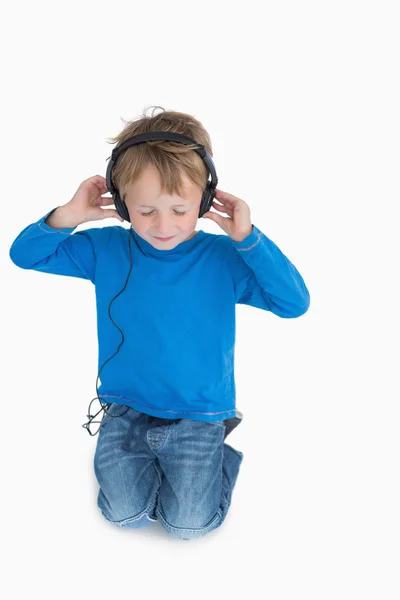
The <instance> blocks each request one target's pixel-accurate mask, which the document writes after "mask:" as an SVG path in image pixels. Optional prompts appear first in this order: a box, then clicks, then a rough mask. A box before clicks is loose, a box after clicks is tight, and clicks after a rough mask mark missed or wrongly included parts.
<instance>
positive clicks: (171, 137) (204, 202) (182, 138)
mask: <svg viewBox="0 0 400 600" xmlns="http://www.w3.org/2000/svg"><path fill="white" fill-rule="evenodd" d="M153 140H167V141H169V142H179V143H181V144H186V145H191V144H195V145H196V146H197V147H196V148H193V150H194V151H195V152H197V154H199V155H200V156H201V158H202V159H203V161H204V162H205V163H206V166H207V168H208V172H209V173H210V175H211V181H208V182H207V186H206V189H205V190H204V192H203V196H202V198H201V203H200V211H199V219H200V218H201V217H202V216H203V215H204V214H205V213H206V212H208V211H209V210H210V208H211V205H212V201H213V199H214V196H215V188H216V187H217V184H218V178H217V174H216V171H215V166H214V163H213V160H212V158H211V156H210V154H209V153H208V152H207V150H206V149H205V148H204V146H202V145H201V144H198V143H197V142H195V141H194V140H192V139H191V138H190V137H187V136H186V135H181V134H180V133H173V132H167V131H151V132H149V133H141V134H139V135H135V136H133V137H131V138H129V139H127V140H125V142H123V143H122V144H121V145H120V146H118V147H117V148H114V150H113V151H112V153H111V157H110V158H111V160H110V162H109V163H108V166H107V174H106V181H107V187H108V190H109V192H110V193H111V195H112V197H113V200H114V205H115V208H116V209H117V212H118V214H119V216H120V217H122V218H123V219H125V221H128V222H129V223H130V221H131V220H130V218H129V212H128V209H127V207H126V204H125V202H124V200H122V199H121V196H120V195H119V191H118V190H117V189H116V188H115V187H114V185H113V182H112V178H111V172H112V170H113V167H114V165H115V163H116V161H117V160H118V157H119V156H120V155H121V154H122V152H124V150H126V149H127V148H129V147H130V146H135V145H136V144H143V143H144V142H150V141H153Z"/></svg>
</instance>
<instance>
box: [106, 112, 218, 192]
mask: <svg viewBox="0 0 400 600" xmlns="http://www.w3.org/2000/svg"><path fill="white" fill-rule="evenodd" d="M150 108H153V114H152V115H151V116H147V115H146V109H145V110H144V111H143V113H142V114H141V116H140V118H138V119H135V120H133V121H125V119H122V120H123V121H124V122H125V123H126V126H125V127H124V129H123V130H122V131H121V132H120V133H119V134H118V135H116V136H115V137H111V138H108V139H107V142H108V143H112V144H115V143H117V146H116V147H118V146H120V145H121V144H122V143H123V142H124V141H125V140H126V139H128V138H129V137H132V136H134V135H138V134H139V133H148V132H150V131H172V132H174V133H181V134H183V135H186V136H188V137H190V138H192V139H193V140H194V141H195V142H197V143H199V144H201V145H202V146H204V148H205V149H206V150H207V152H208V153H209V154H210V156H212V146H211V139H210V136H209V134H208V133H207V131H206V130H205V128H204V127H203V125H202V124H201V123H200V121H198V120H197V119H196V118H195V117H193V116H192V115H189V114H186V113H183V112H176V111H173V110H165V109H164V108H162V107H161V106H153V107H150ZM157 108H161V110H162V112H161V113H160V114H157V115H155V114H154V112H155V110H156V109H157ZM194 147H196V146H195V145H186V144H180V143H178V142H170V141H166V140H152V141H149V142H144V143H142V144H137V145H135V146H130V147H129V148H127V149H126V150H125V151H124V152H122V154H121V155H120V156H119V158H118V160H117V161H116V163H115V165H114V167H113V170H112V181H113V184H114V186H115V187H116V188H117V189H118V190H119V194H120V197H121V199H124V198H125V195H126V192H127V187H128V185H129V184H130V183H131V182H133V181H134V180H135V179H136V178H138V177H140V175H141V173H142V171H143V169H144V168H145V167H146V166H147V165H149V164H150V165H154V166H155V167H156V168H157V170H158V172H159V174H160V180H161V188H162V191H163V192H166V193H168V194H170V195H172V194H178V195H183V192H184V189H183V181H182V173H185V175H186V176H187V177H188V178H189V179H190V180H191V181H192V182H193V183H194V184H196V185H198V186H199V187H200V188H201V189H202V190H204V189H205V187H206V185H207V181H208V169H207V166H206V164H205V163H204V161H203V159H202V158H201V157H200V156H199V155H198V154H197V152H195V151H194V150H193V148H194Z"/></svg>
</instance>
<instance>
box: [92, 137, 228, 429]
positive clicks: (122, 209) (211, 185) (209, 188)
mask: <svg viewBox="0 0 400 600" xmlns="http://www.w3.org/2000/svg"><path fill="white" fill-rule="evenodd" d="M153 140H167V141H170V142H179V143H181V144H186V145H193V144H195V145H196V148H193V150H194V151H195V152H197V154H199V155H200V156H201V158H202V159H203V161H204V162H205V164H206V166H207V168H208V172H209V174H210V175H211V181H208V182H207V185H206V189H205V190H204V192H203V196H202V198H201V203H200V210H199V219H200V218H201V217H202V216H203V215H204V214H205V213H206V212H208V211H209V210H210V209H211V207H212V202H213V199H214V196H215V189H216V187H217V184H218V178H217V173H216V171H215V166H214V163H213V160H212V158H211V156H210V154H209V153H208V152H207V150H206V149H205V148H204V146H202V145H201V144H198V143H197V142H195V141H194V140H192V139H191V138H190V137H187V136H186V135H182V134H180V133H173V132H167V131H150V132H148V133H141V134H139V135H135V136H133V137H130V138H128V139H127V140H125V141H124V142H123V143H122V144H121V145H120V146H118V147H117V148H114V150H113V151H112V153H111V157H109V158H110V159H111V160H110V162H109V163H108V166H107V173H106V182H107V188H108V191H109V192H110V193H111V195H112V198H113V200H114V205H115V208H116V209H117V212H118V214H119V216H120V217H122V218H123V219H125V221H128V222H129V223H130V222H131V220H130V218H129V212H128V208H127V206H126V204H125V202H124V200H122V198H121V196H120V195H119V191H118V189H117V188H116V187H114V184H113V182H112V178H111V173H112V170H113V167H114V165H115V163H116V161H117V160H118V157H119V156H120V155H121V154H122V152H124V150H126V149H127V148H129V147H130V146H134V145H135V144H143V143H144V142H150V141H153ZM131 230H132V224H131V227H130V231H129V252H130V260H131V266H130V270H129V273H128V277H127V279H126V281H125V285H124V287H123V288H122V290H121V291H120V292H118V294H117V295H116V296H114V298H113V299H112V300H111V302H110V304H109V306H108V316H109V317H110V319H111V321H112V322H113V323H114V325H115V326H116V328H117V329H119V331H120V332H121V334H122V341H121V343H120V345H119V346H118V349H117V351H116V352H115V354H113V355H112V356H110V358H108V359H107V360H106V361H105V363H103V365H102V366H101V368H100V371H99V372H98V374H97V380H96V393H97V394H98V387H97V382H98V379H99V375H100V373H101V370H102V368H103V367H104V365H105V364H106V363H108V361H109V360H111V359H112V358H113V357H114V356H115V355H116V354H118V352H119V349H120V348H121V346H122V344H123V343H124V341H125V337H124V334H123V332H122V330H121V329H120V328H119V327H118V325H117V324H116V323H115V321H113V319H112V317H111V314H110V307H111V304H112V302H114V300H115V298H117V296H119V295H120V294H121V293H122V292H123V291H124V289H125V288H126V286H127V284H128V280H129V277H130V274H131V271H132V251H131ZM94 400H99V402H100V404H101V405H102V408H101V409H100V410H99V411H98V412H97V413H96V414H95V415H91V414H90V407H91V405H92V402H93V401H94ZM111 404H112V403H108V404H103V403H102V402H101V400H100V398H99V396H98V395H97V396H96V397H95V398H93V400H92V401H91V402H90V404H89V408H88V414H87V415H86V416H87V417H88V419H89V420H88V421H87V423H84V424H83V425H82V427H84V428H85V429H87V431H88V432H89V434H90V435H92V436H93V435H96V434H97V433H98V432H99V431H100V427H101V423H102V421H103V419H104V416H105V415H106V414H107V415H108V416H109V417H114V418H115V417H120V416H122V415H124V414H125V413H126V412H128V410H129V406H127V408H126V411H125V412H124V413H122V414H119V415H111V414H110V413H109V412H108V411H107V409H108V408H109V407H110V406H111ZM102 410H103V411H104V413H103V417H102V419H101V421H95V418H96V417H97V415H98V414H100V412H101V411H102ZM91 423H100V425H99V428H98V429H97V431H96V432H95V433H92V432H91V430H90V426H91Z"/></svg>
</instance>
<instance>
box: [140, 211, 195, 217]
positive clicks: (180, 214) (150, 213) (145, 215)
mask: <svg viewBox="0 0 400 600" xmlns="http://www.w3.org/2000/svg"><path fill="white" fill-rule="evenodd" d="M153 213H154V210H152V211H151V212H148V213H144V212H141V213H140V214H141V215H143V216H144V217H149V216H150V215H152V214H153ZM174 213H175V214H176V215H179V216H180V217H181V216H182V215H186V213H187V211H185V212H178V211H176V210H174Z"/></svg>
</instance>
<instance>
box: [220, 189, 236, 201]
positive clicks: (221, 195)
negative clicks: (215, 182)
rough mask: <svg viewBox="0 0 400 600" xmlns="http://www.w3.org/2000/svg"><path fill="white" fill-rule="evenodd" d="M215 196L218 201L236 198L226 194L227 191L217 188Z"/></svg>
mask: <svg viewBox="0 0 400 600" xmlns="http://www.w3.org/2000/svg"><path fill="white" fill-rule="evenodd" d="M215 197H216V199H217V200H219V202H224V201H226V202H233V200H237V198H236V196H233V195H232V194H228V192H223V191H222V190H219V189H217V190H216V192H215Z"/></svg>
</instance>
